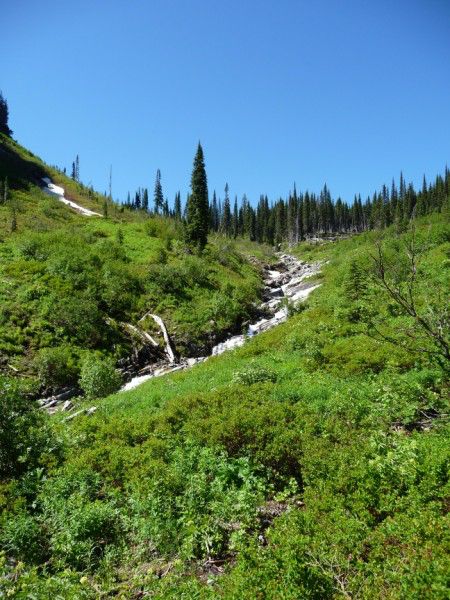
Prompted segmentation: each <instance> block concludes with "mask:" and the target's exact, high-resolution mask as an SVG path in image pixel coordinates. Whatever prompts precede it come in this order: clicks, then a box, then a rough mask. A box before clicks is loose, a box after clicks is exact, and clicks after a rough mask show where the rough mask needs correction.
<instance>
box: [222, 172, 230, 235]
mask: <svg viewBox="0 0 450 600" xmlns="http://www.w3.org/2000/svg"><path fill="white" fill-rule="evenodd" d="M228 191H229V188H228V183H226V184H225V199H224V201H223V216H222V233H224V234H225V235H226V236H227V237H228V236H229V235H230V234H231V206H230V197H229V195H228Z"/></svg>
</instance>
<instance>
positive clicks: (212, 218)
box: [209, 190, 220, 231]
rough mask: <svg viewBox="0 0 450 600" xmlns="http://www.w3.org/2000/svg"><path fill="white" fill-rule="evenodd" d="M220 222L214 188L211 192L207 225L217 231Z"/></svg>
mask: <svg viewBox="0 0 450 600" xmlns="http://www.w3.org/2000/svg"><path fill="white" fill-rule="evenodd" d="M219 224H220V215H219V208H218V206H217V197H216V190H214V192H213V199H212V202H211V207H210V210H209V227H210V229H211V231H218V229H219Z"/></svg>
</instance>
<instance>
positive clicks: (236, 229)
mask: <svg viewBox="0 0 450 600" xmlns="http://www.w3.org/2000/svg"><path fill="white" fill-rule="evenodd" d="M232 229H233V237H234V238H235V239H236V238H237V236H238V234H239V211H238V200H237V196H235V197H234V206H233V227H232Z"/></svg>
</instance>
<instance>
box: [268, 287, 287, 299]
mask: <svg viewBox="0 0 450 600" xmlns="http://www.w3.org/2000/svg"><path fill="white" fill-rule="evenodd" d="M268 294H269V296H270V297H271V298H281V297H283V296H284V294H283V290H282V289H281V288H280V287H278V288H273V289H270V290H268Z"/></svg>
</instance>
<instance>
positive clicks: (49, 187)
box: [42, 177, 102, 217]
mask: <svg viewBox="0 0 450 600" xmlns="http://www.w3.org/2000/svg"><path fill="white" fill-rule="evenodd" d="M42 181H43V182H44V183H45V187H43V188H42V191H43V192H45V193H46V194H48V195H49V196H56V198H57V199H58V200H59V201H60V202H62V203H63V204H66V205H67V206H70V208H73V209H74V210H76V211H77V212H79V213H80V214H82V215H84V216H85V217H101V216H102V215H101V214H100V213H98V212H95V211H93V210H89V208H84V206H80V205H79V204H77V203H76V202H72V200H68V199H67V198H66V197H65V196H64V188H62V187H60V186H59V185H55V184H54V183H52V180H51V179H49V178H48V177H43V178H42Z"/></svg>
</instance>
